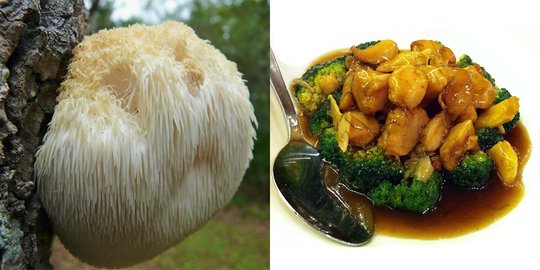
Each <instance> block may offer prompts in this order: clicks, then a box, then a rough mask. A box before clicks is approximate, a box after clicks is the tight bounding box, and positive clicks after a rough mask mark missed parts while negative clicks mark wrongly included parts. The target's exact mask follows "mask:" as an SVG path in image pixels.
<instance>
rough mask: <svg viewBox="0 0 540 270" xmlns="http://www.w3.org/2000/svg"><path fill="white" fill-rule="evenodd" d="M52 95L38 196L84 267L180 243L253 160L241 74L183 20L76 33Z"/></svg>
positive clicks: (125, 262) (125, 261)
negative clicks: (61, 78)
mask: <svg viewBox="0 0 540 270" xmlns="http://www.w3.org/2000/svg"><path fill="white" fill-rule="evenodd" d="M59 91H60V94H59V97H58V105H57V106H56V108H55V113H54V116H53V118H52V120H51V122H50V125H49V130H48V132H47V134H46V135H45V138H44V143H43V145H42V146H41V148H40V149H39V151H38V153H37V157H36V163H35V169H36V172H37V176H38V179H39V186H38V192H39V193H38V194H39V196H40V198H41V201H42V203H43V206H44V208H45V210H46V212H47V214H48V216H49V218H50V220H51V222H52V226H53V229H54V232H55V233H56V234H57V235H58V237H59V238H60V240H61V241H62V243H63V244H64V246H65V247H66V248H67V249H68V250H69V251H70V252H71V253H72V254H73V255H75V256H76V257H78V258H79V259H81V260H82V261H85V262H87V263H89V264H92V265H95V266H100V267H124V266H129V265H132V264H135V263H138V262H141V261H144V260H147V259H150V258H152V257H154V256H156V255H157V254H159V253H161V252H163V251H165V250H166V249H168V248H170V247H171V246H172V245H174V244H176V243H178V242H179V241H181V240H182V239H184V238H185V237H186V236H187V235H189V234H190V233H192V232H193V231H195V230H196V229H197V228H199V227H201V226H202V225H203V224H204V223H205V222H207V221H208V219H209V218H211V217H212V216H213V215H214V214H215V213H216V211H218V210H219V209H220V208H222V207H224V206H225V205H226V204H227V202H228V201H229V200H230V199H231V198H232V196H233V194H234V193H235V191H236V190H237V188H238V186H239V184H240V182H241V180H242V177H243V175H244V172H245V170H246V169H247V167H248V165H249V162H250V160H251V159H252V148H253V140H254V138H255V129H254V125H256V119H255V116H254V113H253V107H252V105H251V103H250V101H249V92H248V89H247V87H246V86H245V84H244V82H243V81H242V78H241V74H239V73H238V71H237V68H236V65H235V64H234V63H233V62H230V61H228V60H227V59H226V58H225V56H224V55H223V54H222V53H221V52H219V51H218V50H217V49H216V48H214V47H213V46H212V45H210V44H209V43H208V42H207V41H204V40H201V39H200V38H198V37H197V35H196V34H195V33H194V32H193V30H192V29H191V28H189V27H187V26H185V25H183V24H181V23H177V22H166V23H163V24H161V25H158V26H153V27H149V26H142V25H135V26H131V27H129V28H119V29H113V30H108V31H107V30H103V31H100V32H99V33H97V34H95V35H92V36H89V37H86V38H85V40H84V41H83V42H82V43H81V44H79V46H77V48H76V49H75V53H74V57H73V59H72V61H71V63H70V65H69V69H68V74H67V76H66V79H65V81H64V82H63V83H62V86H61V88H60V90H59Z"/></svg>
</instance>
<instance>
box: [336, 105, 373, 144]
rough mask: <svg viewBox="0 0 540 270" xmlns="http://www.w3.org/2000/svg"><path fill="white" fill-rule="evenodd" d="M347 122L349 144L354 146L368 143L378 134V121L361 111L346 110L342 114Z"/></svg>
mask: <svg viewBox="0 0 540 270" xmlns="http://www.w3.org/2000/svg"><path fill="white" fill-rule="evenodd" d="M343 118H345V119H346V120H347V121H348V122H349V123H350V127H349V144H350V145H352V146H356V147H363V146H366V145H368V144H369V143H370V142H371V141H373V139H375V138H376V137H377V136H379V130H380V126H379V122H377V119H375V117H373V116H370V115H366V114H363V113H361V112H356V111H351V112H346V113H345V115H344V116H343Z"/></svg>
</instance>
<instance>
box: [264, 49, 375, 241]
mask: <svg viewBox="0 0 540 270" xmlns="http://www.w3.org/2000/svg"><path fill="white" fill-rule="evenodd" d="M270 80H271V85H272V88H273V89H274V91H275V92H276V94H277V96H278V97H279V99H280V101H281V104H282V106H283V110H284V112H285V115H286V118H287V120H288V123H289V142H288V143H287V145H285V147H284V148H283V149H282V150H281V151H280V152H279V154H278V155H277V157H276V160H275V162H274V167H273V171H272V172H273V180H274V184H275V185H276V187H277V189H278V190H279V192H280V194H281V196H282V198H283V200H284V202H285V203H286V204H287V205H288V206H289V207H290V208H291V209H292V210H293V212H294V213H295V214H297V215H298V216H299V217H300V218H301V219H302V220H303V221H304V222H306V223H307V224H309V225H310V226H311V227H313V228H315V229H316V230H317V231H319V232H320V233H322V234H324V235H325V236H327V237H329V238H331V239H333V240H335V241H338V242H340V243H343V244H346V245H353V246H358V245H363V244H365V243H367V242H368V241H369V240H370V239H371V237H372V236H373V225H372V224H373V222H372V221H373V216H372V213H371V211H370V210H371V205H363V206H362V207H356V208H355V209H354V210H355V211H353V209H351V207H352V206H350V205H347V204H345V203H344V200H341V199H340V198H339V195H338V194H336V193H331V192H330V191H329V190H328V188H327V187H326V185H325V179H324V177H325V176H326V174H323V173H322V172H323V167H324V166H326V165H325V164H324V161H323V160H322V158H321V156H320V154H319V152H318V150H317V149H316V148H314V147H313V146H312V145H310V144H308V143H307V142H306V141H305V140H304V138H303V136H302V132H301V130H300V127H299V124H298V118H297V116H296V111H295V109H294V104H293V102H292V100H291V98H290V95H289V92H288V90H287V87H286V85H285V83H284V81H283V78H282V76H281V72H280V70H279V66H278V65H277V61H276V60H275V57H274V54H273V52H272V51H270ZM366 204H369V203H366ZM359 209H360V210H359ZM353 212H354V213H355V214H353ZM358 212H360V213H358Z"/></svg>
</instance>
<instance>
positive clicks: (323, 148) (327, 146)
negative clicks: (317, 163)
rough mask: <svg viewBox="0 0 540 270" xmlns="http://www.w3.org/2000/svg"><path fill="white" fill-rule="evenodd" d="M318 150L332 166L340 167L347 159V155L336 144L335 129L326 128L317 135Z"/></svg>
mask: <svg viewBox="0 0 540 270" xmlns="http://www.w3.org/2000/svg"><path fill="white" fill-rule="evenodd" d="M319 151H320V153H321V157H322V158H324V159H325V160H326V161H328V162H330V163H331V164H333V165H334V166H336V167H338V168H340V167H341V166H342V165H343V164H344V163H345V160H346V159H347V156H346V155H345V153H343V151H341V149H340V148H339V146H338V142H337V140H336V129H335V128H327V129H325V130H324V132H323V133H322V134H321V136H320V137H319Z"/></svg>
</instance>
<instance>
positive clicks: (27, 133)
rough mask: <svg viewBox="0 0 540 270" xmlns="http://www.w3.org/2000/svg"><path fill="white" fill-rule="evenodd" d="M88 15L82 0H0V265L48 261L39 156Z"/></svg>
mask: <svg viewBox="0 0 540 270" xmlns="http://www.w3.org/2000/svg"><path fill="white" fill-rule="evenodd" d="M86 17H87V13H86V11H85V9H84V6H83V1H82V0H41V1H40V0H0V252H1V254H2V255H1V265H0V269H11V268H16V269H24V268H50V265H49V257H50V247H51V239H52V232H51V229H50V226H49V224H48V221H47V218H46V216H45V213H44V211H43V209H42V207H41V205H40V203H39V199H38V198H36V196H35V190H36V184H37V183H36V181H35V177H34V170H33V164H34V159H35V158H34V156H35V153H36V150H37V148H38V146H39V145H40V144H41V141H42V138H43V135H44V134H45V132H46V131H47V124H48V123H49V121H50V119H51V117H52V113H53V109H54V106H55V98H56V90H57V88H58V86H59V85H60V82H61V79H62V77H63V76H64V75H65V73H66V67H67V64H68V61H69V59H70V58H71V51H72V49H73V47H75V45H77V43H78V42H80V41H81V39H82V37H83V35H84V34H85V33H86V32H87V24H86Z"/></svg>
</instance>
